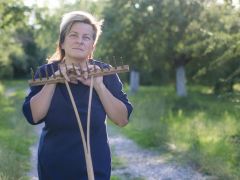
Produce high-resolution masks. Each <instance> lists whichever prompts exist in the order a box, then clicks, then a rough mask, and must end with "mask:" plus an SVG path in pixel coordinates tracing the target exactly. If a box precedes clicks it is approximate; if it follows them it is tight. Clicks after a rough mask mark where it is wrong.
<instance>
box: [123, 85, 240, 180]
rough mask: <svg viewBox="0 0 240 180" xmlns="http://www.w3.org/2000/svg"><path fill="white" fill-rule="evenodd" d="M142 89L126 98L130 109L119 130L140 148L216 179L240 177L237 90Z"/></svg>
mask: <svg viewBox="0 0 240 180" xmlns="http://www.w3.org/2000/svg"><path fill="white" fill-rule="evenodd" d="M188 91H189V92H188V94H189V95H188V97H183V98H180V97H177V96H176V95H175V89H174V87H165V86H162V87H159V86H158V87H141V88H140V90H139V91H138V92H137V93H136V94H134V95H131V96H130V99H131V101H132V103H133V105H134V112H133V114H132V116H131V119H130V123H129V125H128V126H126V128H123V129H122V131H123V133H124V134H126V135H127V136H128V137H130V138H132V139H134V140H135V141H136V142H137V143H138V144H139V145H141V146H142V147H144V148H150V149H154V150H158V151H159V152H161V153H166V154H168V155H170V156H171V157H172V158H171V159H172V160H173V161H177V162H179V163H181V164H188V165H189V164H190V165H191V166H193V167H194V168H195V169H196V170H198V171H199V172H201V173H203V174H206V175H209V176H215V177H217V179H240V172H239V169H240V151H239V149H240V124H239V119H240V93H239V91H236V92H235V93H229V94H223V95H218V96H217V95H214V94H213V93H212V90H211V88H208V87H202V86H191V87H189V89H188Z"/></svg>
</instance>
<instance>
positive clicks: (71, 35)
mask: <svg viewBox="0 0 240 180" xmlns="http://www.w3.org/2000/svg"><path fill="white" fill-rule="evenodd" d="M69 36H70V37H77V35H76V34H69Z"/></svg>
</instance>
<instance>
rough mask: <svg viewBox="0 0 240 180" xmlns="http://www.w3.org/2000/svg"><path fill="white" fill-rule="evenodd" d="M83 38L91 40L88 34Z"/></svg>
mask: <svg viewBox="0 0 240 180" xmlns="http://www.w3.org/2000/svg"><path fill="white" fill-rule="evenodd" d="M83 39H85V40H91V38H90V37H89V36H85V37H83Z"/></svg>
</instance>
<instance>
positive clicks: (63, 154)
mask: <svg viewBox="0 0 240 180" xmlns="http://www.w3.org/2000/svg"><path fill="white" fill-rule="evenodd" d="M95 63H96V64H97V65H101V66H102V67H107V66H108V65H107V64H104V63H102V62H99V61H95ZM50 65H51V64H47V65H43V66H42V67H41V68H40V71H41V74H42V75H43V77H44V75H45V68H46V67H47V71H48V74H49V75H51V74H52V70H51V67H50ZM57 65H58V63H57V62H54V63H52V66H53V68H54V71H56V70H57V67H58V66H57ZM38 74H39V73H37V74H36V77H38ZM103 82H104V84H105V86H106V87H107V88H108V90H109V91H110V92H111V93H112V94H113V95H114V96H115V97H116V98H118V99H119V100H121V101H122V102H123V103H124V104H125V105H126V107H127V110H128V117H129V116H130V113H131V111H132V106H131V104H130V103H129V101H128V99H127V95H126V94H125V93H124V92H123V91H122V83H121V81H120V80H119V78H118V76H117V75H116V74H115V75H107V76H104V77H103ZM69 85H70V88H71V91H72V93H73V96H74V100H75V102H76V105H77V108H78V112H79V114H80V119H81V123H82V126H83V129H84V131H85V136H86V126H87V123H86V121H87V108H88V97H89V87H88V86H85V85H83V84H82V83H78V84H77V85H75V84H72V83H69ZM42 87H43V86H34V87H31V88H30V93H29V94H28V96H27V97H26V98H25V101H24V103H23V113H24V115H25V117H26V119H27V121H28V122H29V123H30V124H39V123H42V122H44V123H45V127H44V128H43V130H42V134H41V138H40V144H39V149H38V174H39V179H40V180H79V179H80V180H87V179H88V178H87V172H86V163H85V157H84V150H83V144H82V140H81V135H80V131H79V127H78V124H77V119H76V117H75V114H74V110H73V107H72V104H71V101H70V97H69V95H68V92H67V88H66V86H65V84H57V85H56V89H55V92H54V95H53V97H52V101H51V105H50V107H49V110H48V113H47V115H46V116H45V117H44V118H43V119H42V120H40V121H39V122H38V123H34V122H33V118H32V113H31V109H30V99H31V97H33V96H34V95H35V94H37V93H38V92H39V91H40V90H41V89H42ZM90 145H91V155H92V161H93V169H94V176H95V179H96V180H108V179H110V176H111V155H110V148H109V143H108V136H107V129H106V112H105V110H104V108H103V105H102V103H101V101H100V99H99V97H98V95H97V93H96V91H95V90H93V98H92V109H91V126H90Z"/></svg>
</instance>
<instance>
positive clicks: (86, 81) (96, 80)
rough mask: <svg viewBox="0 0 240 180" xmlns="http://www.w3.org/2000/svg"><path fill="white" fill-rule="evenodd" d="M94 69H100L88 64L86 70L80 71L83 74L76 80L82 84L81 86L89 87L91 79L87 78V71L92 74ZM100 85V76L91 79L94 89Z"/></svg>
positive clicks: (101, 80)
mask: <svg viewBox="0 0 240 180" xmlns="http://www.w3.org/2000/svg"><path fill="white" fill-rule="evenodd" d="M94 66H95V67H94ZM95 69H100V67H99V66H97V65H91V64H89V65H88V68H83V69H82V72H84V74H83V76H79V77H77V80H79V81H80V82H81V83H83V84H84V85H86V86H90V84H91V78H90V77H88V70H89V71H90V72H94V70H95ZM77 74H78V75H80V72H79V71H77ZM102 83H103V77H102V76H97V77H94V78H93V86H94V88H95V87H97V86H100V85H102Z"/></svg>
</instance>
